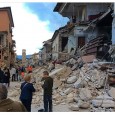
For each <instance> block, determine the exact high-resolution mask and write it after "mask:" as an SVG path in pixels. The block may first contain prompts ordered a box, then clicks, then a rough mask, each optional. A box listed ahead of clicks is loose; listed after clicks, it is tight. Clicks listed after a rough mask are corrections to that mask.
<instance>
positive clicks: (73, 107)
mask: <svg viewBox="0 0 115 115" xmlns="http://www.w3.org/2000/svg"><path fill="white" fill-rule="evenodd" d="M69 109H71V110H72V111H79V107H78V105H77V104H72V105H70V106H69Z"/></svg>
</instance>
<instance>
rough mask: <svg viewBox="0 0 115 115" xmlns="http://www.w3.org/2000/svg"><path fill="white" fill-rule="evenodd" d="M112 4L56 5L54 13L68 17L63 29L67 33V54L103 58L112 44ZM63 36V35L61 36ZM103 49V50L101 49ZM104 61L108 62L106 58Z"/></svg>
mask: <svg viewBox="0 0 115 115" xmlns="http://www.w3.org/2000/svg"><path fill="white" fill-rule="evenodd" d="M112 5H113V3H57V5H56V6H55V8H54V12H58V13H60V14H61V15H62V16H63V17H68V18H69V19H70V21H69V22H68V24H67V25H66V27H65V28H64V29H63V31H64V30H65V31H66V33H67V37H66V38H65V41H66V40H67V53H68V55H69V56H71V55H73V56H74V55H78V56H79V55H80V54H79V52H78V51H79V49H81V51H82V52H83V53H82V54H81V55H82V56H86V55H87V56H89V55H94V56H95V57H96V58H99V59H101V58H103V56H104V55H103V53H105V52H107V51H108V49H109V48H108V47H106V46H107V45H111V44H112V20H113V17H112V13H113V7H112ZM62 35H63V34H62ZM103 47H104V48H103ZM106 60H110V58H107V59H106Z"/></svg>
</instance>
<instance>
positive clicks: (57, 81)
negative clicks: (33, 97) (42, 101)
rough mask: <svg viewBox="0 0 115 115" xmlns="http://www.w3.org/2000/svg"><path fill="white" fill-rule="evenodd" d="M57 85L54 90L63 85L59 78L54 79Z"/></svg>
mask: <svg viewBox="0 0 115 115" xmlns="http://www.w3.org/2000/svg"><path fill="white" fill-rule="evenodd" d="M54 82H55V84H54V85H53V89H56V88H58V87H59V86H60V85H61V83H62V82H61V81H60V80H58V79H57V78H55V79H54Z"/></svg>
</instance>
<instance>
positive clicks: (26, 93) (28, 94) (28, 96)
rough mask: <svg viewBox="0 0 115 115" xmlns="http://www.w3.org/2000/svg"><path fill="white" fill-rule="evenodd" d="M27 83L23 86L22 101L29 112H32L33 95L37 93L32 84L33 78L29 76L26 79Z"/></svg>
mask: <svg viewBox="0 0 115 115" xmlns="http://www.w3.org/2000/svg"><path fill="white" fill-rule="evenodd" d="M24 80H25V82H24V83H22V84H21V95H20V100H21V102H22V103H23V105H24V106H25V107H26V109H27V111H28V112H31V102H32V94H33V92H35V88H34V87H33V84H32V83H30V81H31V76H30V75H27V76H25V77H24Z"/></svg>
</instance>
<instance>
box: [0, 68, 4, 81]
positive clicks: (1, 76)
mask: <svg viewBox="0 0 115 115" xmlns="http://www.w3.org/2000/svg"><path fill="white" fill-rule="evenodd" d="M3 79H4V72H3V71H2V70H1V68H0V83H3Z"/></svg>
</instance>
